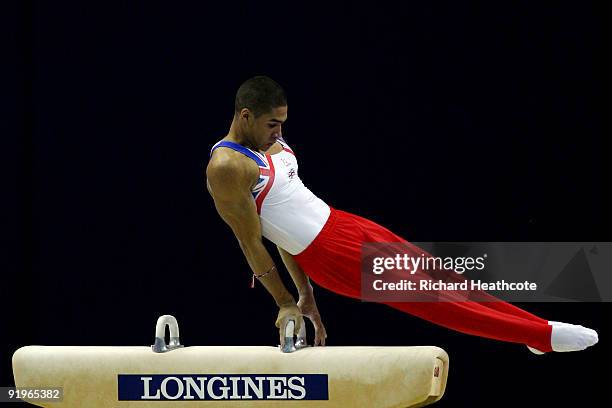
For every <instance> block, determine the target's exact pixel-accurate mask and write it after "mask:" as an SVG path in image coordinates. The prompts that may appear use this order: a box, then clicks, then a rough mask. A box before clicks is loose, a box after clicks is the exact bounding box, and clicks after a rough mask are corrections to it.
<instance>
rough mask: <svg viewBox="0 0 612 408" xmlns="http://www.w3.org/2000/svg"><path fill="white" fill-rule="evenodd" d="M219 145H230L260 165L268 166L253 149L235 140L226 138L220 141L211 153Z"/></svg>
mask: <svg viewBox="0 0 612 408" xmlns="http://www.w3.org/2000/svg"><path fill="white" fill-rule="evenodd" d="M217 147H228V148H230V149H232V150H235V151H237V152H240V153H242V154H244V155H245V156H247V157H250V158H251V159H253V160H255V163H257V165H258V166H259V167H266V168H267V167H268V164H267V163H265V162H264V161H263V160H262V159H261V157H259V156H257V155H256V154H255V153H253V152H252V151H251V150H249V149H247V148H246V147H244V146H242V145H239V144H238V143H234V142H228V141H226V140H222V141H220V142H219V143H218V144H217V145H215V146H214V147H213V148H212V149H211V150H210V155H211V156H212V154H213V151H214V150H215V149H216V148H217Z"/></svg>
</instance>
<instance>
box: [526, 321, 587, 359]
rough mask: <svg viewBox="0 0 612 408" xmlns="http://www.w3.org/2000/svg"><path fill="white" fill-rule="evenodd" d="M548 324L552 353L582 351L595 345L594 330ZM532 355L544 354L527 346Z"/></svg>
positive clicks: (554, 322)
mask: <svg viewBox="0 0 612 408" xmlns="http://www.w3.org/2000/svg"><path fill="white" fill-rule="evenodd" d="M548 324H549V325H551V326H552V327H553V330H552V334H551V340H550V342H551V346H552V349H553V351H559V352H567V351H579V350H584V349H586V348H587V347H590V346H592V345H594V344H596V343H597V342H598V341H599V336H598V335H597V332H596V331H595V330H591V329H588V328H586V327H584V326H579V325H575V324H571V323H564V322H556V321H554V320H549V321H548ZM527 348H528V349H529V350H530V351H531V352H532V353H534V354H538V355H539V354H544V352H543V351H540V350H538V349H536V348H533V347H530V346H527Z"/></svg>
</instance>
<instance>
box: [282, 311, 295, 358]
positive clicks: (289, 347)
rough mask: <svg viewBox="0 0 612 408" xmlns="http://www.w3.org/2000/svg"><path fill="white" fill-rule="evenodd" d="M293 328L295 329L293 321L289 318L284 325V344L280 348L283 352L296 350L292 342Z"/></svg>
mask: <svg viewBox="0 0 612 408" xmlns="http://www.w3.org/2000/svg"><path fill="white" fill-rule="evenodd" d="M293 330H295V321H294V320H293V319H291V320H289V321H288V322H287V325H286V326H285V346H284V347H283V348H282V352H283V353H293V352H294V351H295V350H296V348H295V344H294V343H293Z"/></svg>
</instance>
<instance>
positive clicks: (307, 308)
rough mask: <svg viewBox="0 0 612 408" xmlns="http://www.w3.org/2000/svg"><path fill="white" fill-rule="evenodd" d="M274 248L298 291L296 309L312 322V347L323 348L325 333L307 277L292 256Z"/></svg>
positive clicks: (281, 249)
mask: <svg viewBox="0 0 612 408" xmlns="http://www.w3.org/2000/svg"><path fill="white" fill-rule="evenodd" d="M276 247H277V248H278V253H279V254H280V256H281V258H282V259H283V263H284V264H285V266H286V267H287V270H288V271H289V274H290V275H291V279H293V283H295V286H296V287H297V289H298V293H299V295H300V299H299V300H298V307H299V308H300V312H302V315H304V316H306V317H307V318H309V319H310V321H311V322H312V325H313V326H314V329H315V338H314V345H315V346H319V345H321V346H325V339H326V338H327V331H326V330H325V326H324V325H323V321H322V320H321V314H320V313H319V309H318V307H317V302H315V298H314V293H313V290H312V285H311V284H310V280H309V279H308V275H306V274H305V273H304V271H303V270H302V267H300V265H299V264H298V263H297V262H296V261H295V259H293V255H291V254H290V253H289V252H287V251H285V250H284V249H283V248H281V247H279V246H278V245H277V246H276Z"/></svg>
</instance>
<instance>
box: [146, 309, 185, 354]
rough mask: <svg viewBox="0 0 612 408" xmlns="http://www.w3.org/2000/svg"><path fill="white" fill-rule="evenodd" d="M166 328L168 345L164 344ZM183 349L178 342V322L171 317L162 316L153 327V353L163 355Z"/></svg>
mask: <svg viewBox="0 0 612 408" xmlns="http://www.w3.org/2000/svg"><path fill="white" fill-rule="evenodd" d="M166 326H168V327H169V328H170V343H168V344H166ZM181 347H183V346H182V345H181V341H180V340H179V328H178V322H177V321H176V319H175V318H174V316H171V315H163V316H160V317H159V319H157V324H156V325H155V344H153V345H152V346H151V348H152V349H153V351H154V352H155V353H165V352H167V351H171V350H174V349H177V348H181Z"/></svg>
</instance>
